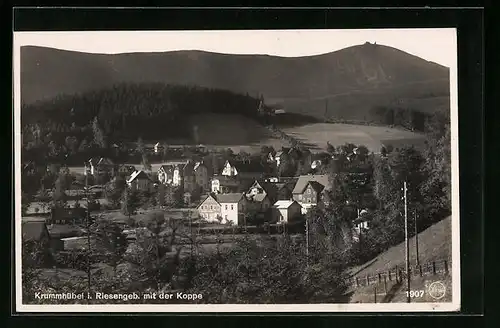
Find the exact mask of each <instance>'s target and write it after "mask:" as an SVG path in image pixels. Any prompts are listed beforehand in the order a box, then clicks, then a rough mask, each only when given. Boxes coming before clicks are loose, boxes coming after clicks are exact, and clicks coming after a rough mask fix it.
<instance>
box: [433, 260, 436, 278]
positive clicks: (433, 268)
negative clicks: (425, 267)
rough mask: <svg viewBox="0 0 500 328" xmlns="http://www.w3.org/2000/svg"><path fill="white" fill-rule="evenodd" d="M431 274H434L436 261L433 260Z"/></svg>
mask: <svg viewBox="0 0 500 328" xmlns="http://www.w3.org/2000/svg"><path fill="white" fill-rule="evenodd" d="M432 274H433V275H435V274H436V262H435V261H432Z"/></svg>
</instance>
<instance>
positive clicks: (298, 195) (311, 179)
mask: <svg viewBox="0 0 500 328" xmlns="http://www.w3.org/2000/svg"><path fill="white" fill-rule="evenodd" d="M330 189H331V183H330V181H329V177H328V175H326V174H325V175H323V174H322V175H301V176H299V178H298V180H297V183H296V184H295V187H294V189H293V191H292V197H293V200H295V201H297V202H298V203H299V204H300V205H301V206H302V213H303V214H305V213H307V211H308V210H309V209H310V208H312V207H313V206H317V205H318V204H319V203H320V202H321V201H322V199H323V196H324V194H325V193H326V192H327V191H329V190H330Z"/></svg>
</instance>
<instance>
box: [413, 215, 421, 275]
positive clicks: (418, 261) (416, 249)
mask: <svg viewBox="0 0 500 328" xmlns="http://www.w3.org/2000/svg"><path fill="white" fill-rule="evenodd" d="M413 217H414V219H413V221H414V222H415V256H416V258H417V263H416V264H417V267H418V266H419V265H420V260H419V258H418V228H417V211H416V210H413Z"/></svg>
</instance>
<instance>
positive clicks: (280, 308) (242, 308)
mask: <svg viewBox="0 0 500 328" xmlns="http://www.w3.org/2000/svg"><path fill="white" fill-rule="evenodd" d="M453 30H454V31H455V33H454V34H453V38H454V44H455V48H456V44H457V43H456V29H453ZM134 32H135V33H137V32H138V31H134ZM193 32H195V31H193ZM253 32H257V30H256V31H253ZM267 32H269V31H267ZM301 32H302V33H304V32H307V30H301ZM18 33H19V32H14V36H13V43H14V44H13V69H14V72H13V75H14V78H13V82H14V95H13V96H14V143H15V144H14V146H15V151H14V174H15V177H16V181H19V180H20V178H21V158H20V156H21V152H20V151H19V149H20V147H21V122H20V108H21V97H20V91H21V88H20V46H21V44H20V42H19V37H16V35H17V34H18ZM94 33H95V32H94ZM144 33H149V31H145V32H144ZM23 34H27V33H26V32H23ZM30 34H37V32H33V33H30ZM457 69H458V67H457V57H456V52H455V58H454V65H451V67H450V102H451V104H450V110H451V115H450V117H451V162H452V166H451V168H452V169H451V173H452V195H451V196H452V209H453V210H452V227H451V228H452V270H451V272H452V294H453V295H452V302H449V303H376V304H368V303H365V304H265V305H264V304H262V305H260V304H224V305H218V304H217V305H210V304H196V305H195V304H193V305H185V304H182V305H179V304H151V305H145V304H130V305H127V304H124V305H115V304H113V305H85V304H72V305H24V304H21V302H22V301H21V298H22V283H21V277H22V272H21V244H22V242H21V197H20V195H21V184H20V183H16V185H15V195H16V196H17V197H15V228H16V229H15V236H14V237H15V238H14V241H15V259H16V268H15V274H16V275H15V278H16V281H18V282H19V283H17V284H16V288H15V293H16V311H17V312H36V313H42V312H45V313H63V312H82V313H85V312H101V313H102V312H109V313H117V312H127V313H134V312H135V313H141V312H158V313H161V312H165V313H175V312H185V313H203V312H207V313H213V312H219V313H220V312H228V313H246V312H272V313H279V312H284V313H309V312H323V313H328V312H330V313H335V312H452V311H459V310H460V228H459V224H460V218H459V213H460V210H459V209H460V202H459V166H458V162H459V158H458V76H457Z"/></svg>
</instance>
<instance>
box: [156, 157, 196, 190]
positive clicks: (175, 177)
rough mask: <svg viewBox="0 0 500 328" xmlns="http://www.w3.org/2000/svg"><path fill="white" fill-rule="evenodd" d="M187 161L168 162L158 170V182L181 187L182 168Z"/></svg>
mask: <svg viewBox="0 0 500 328" xmlns="http://www.w3.org/2000/svg"><path fill="white" fill-rule="evenodd" d="M188 163H189V161H188V160H179V161H168V162H167V163H165V164H163V165H162V166H160V168H159V169H158V181H159V182H160V183H162V184H165V185H172V186H175V187H177V186H181V185H182V183H183V178H182V176H183V173H184V172H183V171H184V167H185V166H186V165H187V164H188Z"/></svg>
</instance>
